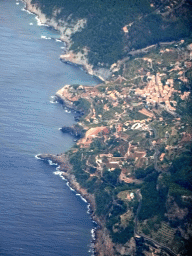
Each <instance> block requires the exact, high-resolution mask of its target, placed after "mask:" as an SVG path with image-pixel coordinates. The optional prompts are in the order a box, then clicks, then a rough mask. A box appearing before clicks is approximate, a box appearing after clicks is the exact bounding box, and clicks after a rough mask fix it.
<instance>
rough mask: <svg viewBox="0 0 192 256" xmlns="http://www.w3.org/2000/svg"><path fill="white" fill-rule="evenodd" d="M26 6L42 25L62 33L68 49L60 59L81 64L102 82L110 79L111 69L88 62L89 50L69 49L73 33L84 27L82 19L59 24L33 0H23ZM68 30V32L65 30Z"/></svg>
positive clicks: (62, 38)
mask: <svg viewBox="0 0 192 256" xmlns="http://www.w3.org/2000/svg"><path fill="white" fill-rule="evenodd" d="M21 1H22V2H23V3H24V4H25V7H24V9H25V10H26V11H28V12H29V13H33V14H35V15H37V22H38V24H39V25H40V26H49V27H52V28H54V29H55V30H57V31H59V33H60V40H61V41H63V42H64V43H65V46H66V49H65V53H64V54H61V55H60V57H59V59H60V60H61V61H62V62H64V63H70V64H73V65H76V66H80V67H82V68H83V70H85V71H86V72H87V73H88V74H89V75H91V76H95V77H97V78H98V79H99V80H101V81H102V82H105V81H106V80H107V79H109V78H110V77H111V75H112V73H111V71H110V70H109V69H106V68H97V69H96V68H94V67H93V65H91V64H89V63H88V58H87V54H88V50H87V48H86V47H85V48H84V54H82V53H80V52H79V53H76V54H74V52H73V51H71V50H69V48H70V46H71V35H72V34H73V33H75V32H78V31H79V30H80V29H82V28H83V25H82V24H81V23H82V20H79V21H77V22H76V23H74V24H71V23H67V22H66V21H63V24H65V25H63V24H62V25H61V24H58V22H57V21H56V19H55V17H54V16H53V17H52V18H51V19H47V18H46V15H45V14H44V13H42V12H41V10H40V9H39V8H38V7H37V6H36V5H32V4H31V0H21ZM69 25H70V26H71V25H72V28H69ZM66 30H68V34H66V33H65V31H66Z"/></svg>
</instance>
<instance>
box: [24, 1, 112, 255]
mask: <svg viewBox="0 0 192 256" xmlns="http://www.w3.org/2000/svg"><path fill="white" fill-rule="evenodd" d="M21 1H22V2H23V3H24V4H25V7H24V8H25V10H26V11H27V12H29V13H33V14H34V15H37V18H36V19H37V22H38V24H39V25H40V26H50V27H53V28H54V29H56V30H58V31H59V32H60V33H61V32H62V30H60V28H59V27H58V25H57V24H56V23H55V22H53V21H48V20H47V19H46V17H45V15H44V14H43V13H42V12H41V11H40V10H39V9H37V8H36V7H35V6H32V5H31V0H21ZM60 39H61V40H62V41H63V42H65V43H66V52H67V49H68V48H69V46H70V40H69V39H68V38H67V37H66V38H65V37H63V36H61V38H60ZM60 59H61V58H60ZM62 61H64V62H67V63H70V64H73V65H76V66H82V68H83V69H84V70H85V71H86V72H87V73H88V74H90V75H91V76H95V77H97V78H99V79H100V80H101V81H103V82H105V79H104V78H103V77H101V76H100V75H99V74H98V73H95V72H94V71H93V70H92V68H90V66H89V65H88V66H87V65H86V64H84V63H76V62H75V61H74V60H73V59H71V60H70V61H69V60H66V61H65V60H64V59H62ZM86 61H87V60H86ZM55 96H56V97H57V100H58V101H59V102H60V103H61V104H65V106H66V107H67V108H69V109H71V110H73V111H75V112H77V114H79V115H83V114H84V113H83V111H78V110H77V109H75V108H74V105H73V106H70V104H68V103H67V102H66V101H65V99H63V98H61V97H60V96H59V95H57V93H56V95H55ZM76 121H77V120H76ZM59 156H64V158H65V160H66V155H65V154H63V153H62V154H60V155H52V154H38V155H36V156H35V157H36V158H37V159H39V160H44V161H47V162H48V164H49V165H55V166H57V167H56V172H59V173H55V174H56V175H59V176H61V178H62V179H64V180H66V184H67V186H68V187H69V188H70V189H71V190H72V191H75V192H76V195H77V196H78V195H80V196H81V198H82V200H83V201H84V202H86V203H87V208H88V210H87V213H88V214H90V216H91V219H92V221H93V223H95V224H96V227H94V228H93V229H92V230H91V236H92V241H91V246H90V250H91V252H92V253H93V254H92V255H96V256H104V255H105V256H111V255H114V250H113V243H112V241H111V238H110V237H109V233H108V231H107V229H106V228H105V226H104V222H102V220H100V219H99V218H98V217H97V216H96V214H95V211H96V207H95V198H94V196H93V195H91V194H89V193H88V192H87V190H86V189H83V188H82V187H81V186H80V184H79V183H78V182H77V181H76V179H75V176H74V175H73V174H72V173H71V171H72V169H70V168H69V169H66V168H65V167H64V165H65V160H64V161H63V162H62V161H61V160H59V159H58V157H59Z"/></svg>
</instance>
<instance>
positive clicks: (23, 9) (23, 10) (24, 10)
mask: <svg viewBox="0 0 192 256" xmlns="http://www.w3.org/2000/svg"><path fill="white" fill-rule="evenodd" d="M21 11H22V12H27V13H28V14H32V15H35V14H34V13H32V12H30V11H29V10H26V9H25V8H22V9H21Z"/></svg>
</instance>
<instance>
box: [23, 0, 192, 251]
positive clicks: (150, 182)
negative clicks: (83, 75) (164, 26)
mask: <svg viewBox="0 0 192 256" xmlns="http://www.w3.org/2000/svg"><path fill="white" fill-rule="evenodd" d="M25 2H27V8H29V10H31V11H32V12H34V13H36V14H37V15H38V16H39V18H40V19H41V20H42V22H43V21H44V23H46V24H48V25H50V26H53V27H54V28H56V29H58V30H60V32H61V38H63V40H64V41H66V42H67V43H68V51H67V53H65V54H63V55H61V56H60V59H61V60H62V61H64V62H71V63H74V64H76V65H82V66H83V67H84V68H85V69H86V70H87V71H88V72H89V73H90V74H92V75H95V74H97V76H98V77H99V75H100V73H97V69H95V68H94V67H93V64H90V63H89V61H88V54H89V53H90V51H89V50H88V48H87V47H82V48H81V49H80V50H79V51H77V52H75V51H74V50H70V46H71V44H72V37H73V35H74V34H76V33H77V34H78V32H79V31H82V30H83V26H84V25H86V22H87V21H86V20H83V21H82V19H78V20H76V21H75V20H73V21H72V20H70V19H68V20H66V22H67V23H65V24H64V21H63V20H60V23H58V21H56V19H54V15H53V12H52V13H51V16H50V18H47V16H43V14H42V13H41V11H40V9H39V8H38V5H32V1H30V0H28V1H25ZM176 2H177V1H176ZM145 3H146V2H145ZM184 3H185V1H182V2H181V3H176V6H174V8H172V15H170V16H171V17H175V16H174V15H176V16H177V15H178V14H177V11H175V10H178V9H179V8H180V7H181V6H182V5H183V4H184ZM154 4H156V2H155V1H154ZM174 4H175V3H174ZM160 7H162V6H160ZM160 7H158V6H157V9H155V11H156V12H157V13H158V12H159V9H160ZM165 7H167V6H165ZM151 8H152V7H151ZM185 8H186V6H185ZM185 8H184V9H181V11H184V10H185ZM166 9H169V8H165V9H163V10H161V11H165V10H166ZM58 12H59V9H57V11H55V13H58ZM152 14H153V12H152ZM41 15H42V16H41ZM55 15H56V14H55ZM166 15H168V14H167V12H166V13H165V12H162V16H163V17H165V18H166V22H167V19H168V18H170V16H169V15H168V16H166ZM93 16H94V15H93ZM148 16H150V15H146V16H145V15H144V16H142V17H141V16H139V20H142V19H143V20H144V19H145V17H148ZM151 17H152V21H154V20H153V18H154V16H153V15H151V16H150V18H151ZM155 18H157V16H156V17H155ZM158 18H159V16H158ZM157 20H158V19H157ZM159 20H160V19H159ZM159 20H158V22H159ZM139 22H140V21H139ZM151 23H152V22H151V20H150V26H151ZM77 24H79V25H77ZM80 24H81V25H80ZM134 24H136V25H135V26H136V28H137V29H141V28H142V27H141V28H140V27H139V25H138V20H136V22H135V23H134ZM60 26H61V27H60ZM70 26H72V27H71V28H70ZM132 27H134V25H133V26H132V25H129V26H128V25H127V27H126V28H127V29H125V28H124V30H123V31H124V32H125V33H127V34H128V35H127V37H126V39H129V38H130V35H129V33H130V34H131V29H132ZM138 27H139V28H138ZM64 28H65V29H64ZM128 28H130V29H129V30H130V31H129V30H128ZM178 30H179V29H178ZM66 31H68V32H66ZM69 31H70V32H69ZM155 31H156V30H155ZM140 32H141V31H140ZM145 32H149V33H148V34H147V33H146V34H147V36H149V35H151V34H152V33H151V31H150V30H149V31H148V30H145ZM132 33H135V31H134V29H133V30H132ZM65 37H66V38H67V39H65ZM138 38H139V40H140V39H142V36H141V34H139V36H138ZM171 39H172V38H171ZM173 39H174V38H173ZM158 40H160V39H158ZM158 40H157V41H158ZM190 40H191V39H189V41H185V40H183V39H182V40H180V41H172V42H170V43H168V44H155V45H154V44H152V45H151V46H147V44H141V45H143V47H144V46H147V48H143V49H140V50H137V49H136V50H133V51H129V56H127V57H126V58H124V59H122V60H121V61H119V62H118V65H117V64H116V63H114V64H112V65H111V69H112V70H113V73H114V74H113V79H111V80H110V81H106V84H101V85H97V86H95V87H89V86H82V85H65V86H64V87H63V88H62V89H60V90H59V91H58V92H57V93H56V97H57V99H58V100H59V101H60V102H61V103H62V104H64V106H66V107H67V108H69V109H71V110H74V111H76V112H78V113H79V115H81V121H80V122H79V123H78V125H80V126H81V129H82V130H83V135H84V136H83V138H82V139H81V140H79V141H78V142H77V144H76V145H75V146H74V147H73V148H72V149H71V150H69V152H67V153H66V154H61V155H57V156H55V155H49V154H48V155H41V156H40V157H41V158H42V159H44V160H51V161H53V162H55V163H57V164H59V165H60V170H61V171H62V172H63V173H62V175H63V176H64V177H66V178H67V179H68V180H69V182H70V184H71V186H72V187H74V188H75V189H76V190H77V191H79V192H80V193H81V194H82V195H83V196H84V197H85V198H86V199H87V200H88V201H89V202H90V204H91V206H92V211H93V213H92V216H93V219H94V220H95V221H96V222H97V223H98V229H97V231H96V241H95V254H96V255H99V256H109V255H110V256H112V255H131V256H133V255H147V256H151V255H161V254H163V255H178V254H180V253H183V255H185V247H187V245H188V243H189V241H190V239H191V226H190V223H189V219H190V218H191V217H190V216H191V215H190V214H191V208H190V202H191V200H192V192H191V188H192V186H191V176H190V175H191V174H190V173H189V171H188V170H189V169H190V168H191V166H190V164H191V162H190V153H191V142H192V134H191V130H192V129H191V118H190V111H191V109H192V108H191V67H192V64H191V44H189V43H190V42H191V41H190ZM92 41H93V40H92ZM104 41H105V40H104ZM109 41H110V40H109ZM153 43H154V42H153ZM99 46H100V45H99ZM97 47H98V44H97ZM127 47H128V46H127ZM137 48H139V47H137ZM116 50H117V49H116ZM106 52H107V51H106ZM94 54H95V53H94ZM95 55H97V54H95ZM101 55H102V54H101ZM109 55H110V54H109ZM109 55H108V57H109V59H110V57H111V56H109ZM130 55H132V57H130ZM121 56H122V55H121ZM100 64H102V65H103V63H100ZM101 69H102V72H103V73H102V74H104V73H105V72H106V69H105V68H101ZM106 73H107V72H106ZM100 78H101V80H105V79H104V75H102V77H100ZM82 115H84V116H82ZM62 131H63V132H69V133H72V135H75V136H76V129H75V130H74V127H63V128H62ZM180 163H185V164H184V165H186V166H187V168H184V167H183V165H181V164H180ZM174 211H175V212H174Z"/></svg>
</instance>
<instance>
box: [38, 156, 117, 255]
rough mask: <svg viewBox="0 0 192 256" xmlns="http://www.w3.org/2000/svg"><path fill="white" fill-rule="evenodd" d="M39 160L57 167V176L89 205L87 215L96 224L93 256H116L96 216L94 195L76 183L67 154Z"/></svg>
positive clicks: (92, 244)
mask: <svg viewBox="0 0 192 256" xmlns="http://www.w3.org/2000/svg"><path fill="white" fill-rule="evenodd" d="M35 157H36V158H37V159H39V160H43V161H45V162H48V164H49V165H55V166H57V167H56V172H55V174H56V175H59V176H60V177H61V178H62V179H64V180H65V181H66V185H67V186H68V187H69V188H70V190H72V191H75V192H76V195H77V196H80V197H81V199H82V200H83V201H84V202H85V203H87V209H88V210H87V213H88V214H90V216H91V219H92V222H93V223H95V224H96V227H94V228H93V229H92V230H91V236H92V241H91V246H90V249H91V251H92V253H93V254H92V255H95V256H112V255H114V251H113V243H112V241H111V239H110V237H109V234H108V232H107V229H106V228H105V227H104V223H103V222H102V220H100V219H99V218H98V217H97V216H96V214H95V211H96V204H95V198H94V196H93V195H91V194H90V193H88V192H87V190H86V189H84V188H82V187H81V186H80V185H79V183H78V182H77V181H76V178H75V176H74V175H73V174H72V166H71V164H70V163H69V160H68V157H67V156H66V154H65V153H61V154H57V155H52V154H38V155H36V156H35Z"/></svg>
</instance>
